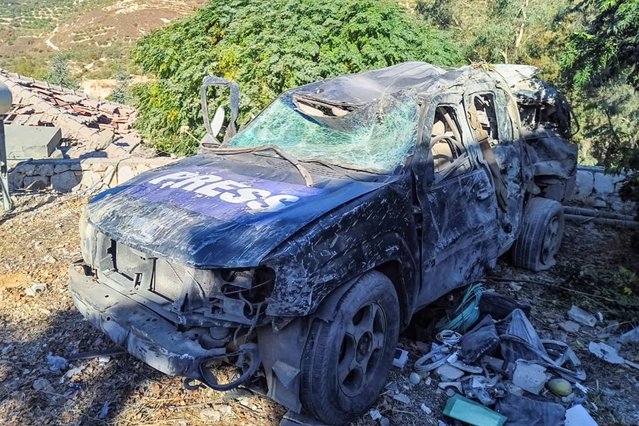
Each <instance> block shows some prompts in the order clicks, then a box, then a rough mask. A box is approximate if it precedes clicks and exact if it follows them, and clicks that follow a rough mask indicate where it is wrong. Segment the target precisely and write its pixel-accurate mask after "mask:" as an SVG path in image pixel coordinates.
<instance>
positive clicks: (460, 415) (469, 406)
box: [444, 394, 507, 426]
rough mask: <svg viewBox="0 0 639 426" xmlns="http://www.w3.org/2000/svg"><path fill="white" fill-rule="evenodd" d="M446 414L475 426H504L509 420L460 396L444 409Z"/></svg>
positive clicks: (455, 397)
mask: <svg viewBox="0 0 639 426" xmlns="http://www.w3.org/2000/svg"><path fill="white" fill-rule="evenodd" d="M444 414H445V415H446V416H448V417H452V418H453V419H457V420H461V421H462V422H466V423H468V424H471V425H474V426H502V425H503V424H504V423H506V420H507V419H506V417H504V416H502V415H501V414H499V413H498V412H496V411H493V410H491V409H490V408H486V407H484V406H483V405H481V404H479V403H478V402H475V401H471V400H470V399H468V398H464V397H463V396H461V395H459V394H456V395H454V396H452V397H451V398H450V399H449V400H448V402H447V403H446V407H444Z"/></svg>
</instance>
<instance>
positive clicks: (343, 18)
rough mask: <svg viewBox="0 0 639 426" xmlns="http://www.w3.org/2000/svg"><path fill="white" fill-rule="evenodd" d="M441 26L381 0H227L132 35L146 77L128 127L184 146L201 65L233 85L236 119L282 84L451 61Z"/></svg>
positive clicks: (188, 142)
mask: <svg viewBox="0 0 639 426" xmlns="http://www.w3.org/2000/svg"><path fill="white" fill-rule="evenodd" d="M462 58H463V57H462V55H461V54H460V50H459V49H458V48H457V47H456V46H455V45H454V44H453V43H452V42H451V41H449V38H448V37H446V34H444V33H442V32H441V31H438V30H436V29H434V28H433V26H432V25H429V24H427V23H426V22H424V21H423V20H418V19H417V18H416V17H414V16H411V15H410V14H409V13H407V12H406V10H405V9H404V8H402V7H401V6H399V5H398V4H397V3H396V2H394V1H390V0H362V1H357V2H355V1H351V0H332V1H327V0H304V1H299V0H273V1H270V2H263V1H259V0H231V1H227V2H211V3H210V4H209V5H208V6H207V7H205V8H204V9H202V10H200V11H198V12H197V13H196V15H195V16H193V17H191V18H189V19H186V20H184V21H181V22H179V23H176V24H174V25H172V26H170V27H168V28H166V29H163V30H161V31H158V32H156V33H153V34H151V35H150V36H148V37H145V38H144V39H142V40H141V41H140V42H139V43H138V45H137V49H136V52H135V60H136V61H137V63H138V64H139V65H140V66H141V67H142V69H143V70H144V71H145V72H147V73H150V74H153V75H154V76H155V77H156V80H155V81H154V82H152V83H150V84H146V85H143V86H137V87H136V88H135V89H134V91H133V94H134V97H135V101H136V103H137V106H138V109H139V113H140V116H139V119H138V127H139V129H140V130H141V132H142V133H143V134H144V135H145V136H146V137H147V138H150V139H151V140H152V141H154V142H155V143H156V146H157V147H158V148H159V149H160V150H163V151H172V152H176V151H177V152H183V153H184V152H191V151H192V150H193V149H194V148H195V146H196V145H195V143H194V141H193V138H191V137H186V136H181V135H180V129H185V128H188V129H191V131H190V132H191V133H194V134H195V135H197V136H200V135H202V134H203V129H202V125H201V123H202V120H201V112H200V106H199V86H200V83H201V81H202V78H203V77H204V76H205V75H207V74H213V75H218V76H223V77H226V78H229V79H232V80H235V81H237V82H238V83H240V87H241V88H242V93H243V97H242V102H241V121H242V122H246V121H248V120H250V119H251V118H252V117H253V116H254V115H255V114H256V113H257V112H258V111H259V110H261V109H262V108H264V107H265V106H266V105H267V104H268V103H270V102H271V101H272V100H273V99H274V98H275V97H276V96H277V95H278V94H279V93H281V92H282V91H285V90H287V89H289V88H291V87H294V86H299V85H302V84H305V83H308V82H311V81H316V80H319V79H324V78H328V77H332V76H335V75H339V74H344V73H353V72H358V71H362V70H367V69H371V68H379V67H384V66H388V65H392V64H395V63H399V62H403V61H408V60H422V61H427V62H432V63H435V64H440V65H457V64H459V63H461V61H462Z"/></svg>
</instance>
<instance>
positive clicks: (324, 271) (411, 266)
mask: <svg viewBox="0 0 639 426" xmlns="http://www.w3.org/2000/svg"><path fill="white" fill-rule="evenodd" d="M415 252H416V251H414V250H411V248H410V247H409V244H408V243H407V241H406V240H405V239H404V238H403V237H402V236H401V235H400V234H398V233H386V234H382V235H379V236H378V237H377V238H375V239H374V240H372V241H365V242H362V243H361V244H359V245H356V246H351V247H348V248H346V249H345V250H343V251H340V252H338V253H336V254H335V256H333V257H332V258H331V259H330V260H328V261H327V262H324V263H322V264H320V265H318V268H317V272H316V273H311V274H308V275H307V276H308V280H303V276H304V275H305V274H304V270H303V269H301V268H299V269H298V268H297V267H293V268H292V267H291V265H302V264H303V262H300V263H288V262H285V263H281V264H278V265H277V266H274V265H269V266H270V267H272V268H274V269H275V274H276V276H277V277H278V279H277V281H276V286H275V289H274V291H273V294H272V296H271V300H270V303H269V306H268V308H267V311H266V313H267V315H271V316H284V317H296V316H306V315H310V314H312V313H314V312H315V311H316V310H317V308H318V306H319V305H320V303H321V302H322V301H323V300H324V299H325V298H326V296H328V295H329V294H330V293H331V292H333V291H334V290H335V289H336V288H337V287H338V286H340V285H342V284H344V283H346V282H348V281H351V280H353V279H355V278H357V277H358V276H360V275H362V274H364V273H366V272H368V271H370V270H373V269H377V270H379V271H380V272H382V273H384V274H385V275H387V276H388V277H389V279H390V280H391V281H392V282H393V284H394V285H395V288H396V289H397V295H398V298H399V301H400V307H401V313H402V324H404V325H405V324H408V322H409V320H410V317H411V315H412V313H413V310H414V308H415V307H414V303H413V302H414V301H415V300H417V297H416V296H417V294H418V292H419V290H420V288H419V281H418V280H419V274H416V273H415V272H416V271H417V264H418V259H416V258H415V256H414V254H413V253H415ZM393 264H395V265H398V267H393V266H392V265H393ZM389 275H390V276H389ZM280 277H284V278H283V279H281V278H280ZM320 278H322V280H321V281H320V280H319V279H320ZM300 284H302V285H300ZM300 292H302V294H300Z"/></svg>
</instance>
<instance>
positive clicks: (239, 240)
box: [88, 155, 384, 268]
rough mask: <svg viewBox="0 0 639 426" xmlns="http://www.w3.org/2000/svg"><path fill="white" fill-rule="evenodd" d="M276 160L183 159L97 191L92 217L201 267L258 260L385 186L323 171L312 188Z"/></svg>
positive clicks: (139, 245) (133, 242)
mask: <svg viewBox="0 0 639 426" xmlns="http://www.w3.org/2000/svg"><path fill="white" fill-rule="evenodd" d="M273 164H275V163H271V164H270V165H268V164H267V165H265V164H261V165H258V164H252V163H248V162H242V161H237V159H233V160H230V159H228V158H226V157H224V156H215V155H198V156H194V157H190V158H187V159H184V160H180V161H177V162H175V163H172V164H170V165H168V166H164V167H162V168H159V169H155V170H151V171H148V172H145V173H143V174H141V175H139V176H137V177H135V178H133V179H132V180H130V181H128V182H127V183H126V184H123V185H120V186H117V187H115V188H112V189H109V190H107V191H105V192H103V193H101V194H99V195H97V196H96V197H94V198H93V199H92V200H91V201H90V202H89V206H88V218H89V222H90V223H91V224H92V225H93V226H95V227H97V229H98V230H99V231H100V232H102V233H104V234H106V235H107V236H108V237H109V238H111V239H113V240H115V241H117V242H118V243H121V244H124V245H126V246H128V247H132V248H134V249H137V250H140V251H142V252H144V253H147V254H149V255H152V256H156V257H161V258H166V259H170V260H174V261H177V262H180V263H183V264H187V265H192V266H195V267H198V268H221V267H229V268H234V267H235V268H237V267H254V266H258V265H259V263H260V262H261V260H262V259H263V258H264V257H265V256H266V255H267V254H269V253H270V252H271V251H272V250H273V249H275V248H277V247H278V246H279V245H280V244H282V243H283V242H284V241H286V240H287V239H288V238H289V237H291V236H292V235H293V234H295V233H296V232H297V231H299V230H300V229H301V228H302V227H304V226H305V225H307V224H309V223H310V222H312V221H313V220H315V219H317V218H318V217H320V216H322V215H323V214H325V213H327V212H329V211H331V210H333V209H335V208H336V207H339V206H340V205H342V204H344V203H346V202H348V201H350V200H352V199H354V198H357V197H359V196H361V195H364V194H366V193H369V192H371V191H374V190H376V189H377V188H379V187H381V186H383V185H384V182H368V181H360V180H355V179H352V178H348V177H346V176H337V177H335V176H332V177H326V176H323V177H322V176H319V179H318V181H317V184H315V185H314V186H312V187H308V186H305V185H304V183H303V180H302V179H301V177H300V174H299V173H298V171H297V170H296V169H295V168H294V167H293V165H291V164H290V163H286V164H287V167H282V166H281V164H282V162H281V161H279V163H278V164H279V165H280V166H279V167H273ZM289 166H290V167H289ZM314 177H316V178H317V176H314ZM378 180H379V179H378Z"/></svg>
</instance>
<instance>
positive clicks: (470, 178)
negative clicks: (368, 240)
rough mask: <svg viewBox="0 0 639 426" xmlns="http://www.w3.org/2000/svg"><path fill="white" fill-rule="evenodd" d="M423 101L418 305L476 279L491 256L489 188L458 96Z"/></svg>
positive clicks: (493, 227) (492, 196)
mask: <svg viewBox="0 0 639 426" xmlns="http://www.w3.org/2000/svg"><path fill="white" fill-rule="evenodd" d="M429 105H430V106H429V107H428V109H427V111H425V112H424V113H423V114H424V115H423V119H422V120H421V122H422V123H423V124H420V125H421V126H423V131H422V138H421V139H422V140H421V144H420V151H421V154H422V155H423V156H424V158H425V160H424V161H423V162H421V163H420V167H423V168H424V170H422V171H421V172H423V173H424V177H423V179H421V181H420V180H419V179H418V181H419V182H420V183H419V184H418V185H417V196H418V199H419V208H420V209H421V214H422V217H421V223H422V229H421V239H422V261H423V268H422V283H423V284H422V291H421V294H420V297H419V304H418V305H419V306H423V305H426V304H428V303H430V302H432V301H433V300H435V299H437V298H438V297H440V296H441V295H443V294H445V293H447V292H448V291H450V290H452V289H454V288H456V287H458V286H460V285H463V284H466V283H468V282H470V281H472V280H474V279H477V278H479V277H481V276H482V275H483V273H484V271H485V269H486V267H487V266H489V265H491V264H494V261H495V259H496V257H497V245H496V244H495V242H494V239H495V238H494V237H495V232H496V218H497V208H498V207H497V202H496V197H495V189H494V186H493V184H492V180H491V178H490V176H489V171H488V168H487V167H486V166H485V164H484V163H482V162H480V161H479V158H478V155H479V154H480V153H479V150H478V147H477V146H476V144H473V137H472V134H471V131H470V128H469V127H468V125H467V123H466V120H465V115H466V114H465V112H464V109H463V106H462V95H461V94H447V95H442V96H438V97H436V98H435V99H433V100H432V101H431V102H430V103H429ZM415 172H416V173H420V171H415Z"/></svg>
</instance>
